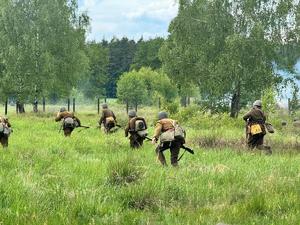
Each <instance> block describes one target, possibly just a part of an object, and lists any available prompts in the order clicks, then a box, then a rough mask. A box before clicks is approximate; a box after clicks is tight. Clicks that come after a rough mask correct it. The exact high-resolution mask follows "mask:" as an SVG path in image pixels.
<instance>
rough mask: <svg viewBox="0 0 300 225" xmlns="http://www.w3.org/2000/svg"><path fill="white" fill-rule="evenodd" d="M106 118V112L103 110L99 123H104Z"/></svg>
mask: <svg viewBox="0 0 300 225" xmlns="http://www.w3.org/2000/svg"><path fill="white" fill-rule="evenodd" d="M104 119H105V115H104V112H102V115H101V117H100V120H99V125H100V126H101V124H102V123H103V121H104Z"/></svg>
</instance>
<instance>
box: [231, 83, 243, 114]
mask: <svg viewBox="0 0 300 225" xmlns="http://www.w3.org/2000/svg"><path fill="white" fill-rule="evenodd" d="M240 99H241V93H240V89H239V88H238V89H237V92H236V93H234V94H233V96H232V99H231V108H230V117H232V118H237V117H238V115H239V111H240Z"/></svg>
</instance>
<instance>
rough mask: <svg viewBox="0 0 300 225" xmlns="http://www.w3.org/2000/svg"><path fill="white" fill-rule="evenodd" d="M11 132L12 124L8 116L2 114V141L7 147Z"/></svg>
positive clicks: (0, 137) (0, 126) (0, 118)
mask: <svg viewBox="0 0 300 225" xmlns="http://www.w3.org/2000/svg"><path fill="white" fill-rule="evenodd" d="M10 133H11V124H10V122H9V121H8V118H7V117H2V116H0V143H1V145H2V146H3V147H4V148H6V147H8V138H9V135H10Z"/></svg>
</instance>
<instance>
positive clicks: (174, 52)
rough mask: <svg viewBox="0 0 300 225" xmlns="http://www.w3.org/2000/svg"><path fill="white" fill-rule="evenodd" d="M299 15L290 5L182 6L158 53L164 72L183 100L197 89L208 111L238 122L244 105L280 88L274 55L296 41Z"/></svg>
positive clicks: (248, 0) (262, 0)
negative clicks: (226, 110)
mask: <svg viewBox="0 0 300 225" xmlns="http://www.w3.org/2000/svg"><path fill="white" fill-rule="evenodd" d="M299 12H300V11H299V3H298V2H295V1H292V0H287V1H276V0H258V1H253V0H235V1H230V0H213V1H203V0H195V1H189V0H181V1H179V14H178V16H177V17H176V18H175V19H174V20H173V21H172V23H171V24H170V27H169V32H170V36H169V37H168V40H167V41H166V42H165V44H164V46H163V47H162V49H161V51H160V56H161V58H162V61H163V68H164V70H165V71H166V72H167V74H168V75H169V76H170V77H171V78H172V79H173V80H174V81H175V82H176V83H177V86H178V88H179V89H180V95H181V96H182V91H181V90H182V89H187V87H188V86H189V85H190V83H194V84H197V85H198V86H199V89H200V92H201V96H202V98H203V99H204V100H206V102H208V103H209V108H210V109H212V110H215V109H218V108H219V107H220V105H221V106H224V105H225V106H226V108H229V107H228V106H229V105H230V115H231V116H232V117H237V115H238V112H239V110H240V108H241V107H242V106H243V105H245V104H246V103H247V102H249V101H253V100H254V99H256V98H259V97H260V96H261V94H262V92H263V91H264V90H265V89H268V88H270V87H272V86H275V85H277V84H278V83H280V82H281V80H282V79H281V78H280V77H279V76H278V75H277V74H276V72H275V70H274V64H277V63H278V64H279V61H280V60H278V58H279V57H278V53H279V51H278V49H281V48H282V46H285V45H286V44H287V43H290V42H291V43H294V44H295V43H296V40H299V34H298V33H299V32H298V26H297V24H298V23H299V20H298V19H297V18H298V17H299ZM281 65H284V63H281ZM183 97H184V96H183Z"/></svg>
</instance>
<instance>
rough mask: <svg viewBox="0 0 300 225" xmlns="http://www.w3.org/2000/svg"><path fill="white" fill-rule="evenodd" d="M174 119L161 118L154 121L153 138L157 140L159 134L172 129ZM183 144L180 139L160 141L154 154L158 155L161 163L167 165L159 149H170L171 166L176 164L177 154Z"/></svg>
mask: <svg viewBox="0 0 300 225" xmlns="http://www.w3.org/2000/svg"><path fill="white" fill-rule="evenodd" d="M174 122H175V121H174V120H172V119H168V118H163V119H161V120H159V121H158V122H157V123H156V126H155V132H154V137H153V138H154V139H155V140H156V141H157V140H158V139H159V138H160V136H161V134H162V133H164V132H167V131H169V130H174ZM182 144H184V143H182V141H179V140H173V141H167V142H161V143H160V144H159V145H158V146H157V148H156V154H157V156H158V160H159V161H160V162H161V164H162V165H167V163H166V158H165V156H164V154H163V152H162V151H161V150H162V149H168V148H169V149H170V151H171V164H172V166H177V165H178V155H179V152H180V147H181V145H182Z"/></svg>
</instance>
